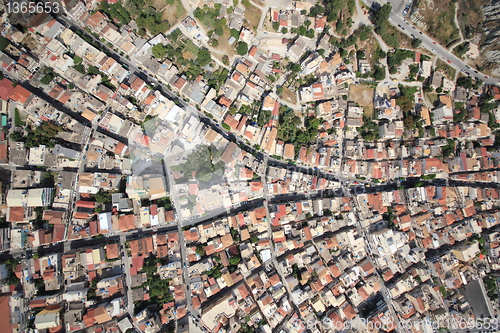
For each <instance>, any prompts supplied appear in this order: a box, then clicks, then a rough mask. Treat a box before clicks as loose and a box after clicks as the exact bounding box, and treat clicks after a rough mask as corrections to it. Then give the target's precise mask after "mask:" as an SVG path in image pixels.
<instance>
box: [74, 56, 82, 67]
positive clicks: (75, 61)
mask: <svg viewBox="0 0 500 333" xmlns="http://www.w3.org/2000/svg"><path fill="white" fill-rule="evenodd" d="M82 61H83V59H82V58H81V57H79V56H77V55H75V56H74V57H73V63H74V64H75V65H78V64H81V63H82Z"/></svg>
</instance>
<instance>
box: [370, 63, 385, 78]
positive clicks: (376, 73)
mask: <svg viewBox="0 0 500 333" xmlns="http://www.w3.org/2000/svg"><path fill="white" fill-rule="evenodd" d="M373 78H374V79H375V80H377V81H382V80H384V79H385V68H384V67H380V66H377V65H375V66H373Z"/></svg>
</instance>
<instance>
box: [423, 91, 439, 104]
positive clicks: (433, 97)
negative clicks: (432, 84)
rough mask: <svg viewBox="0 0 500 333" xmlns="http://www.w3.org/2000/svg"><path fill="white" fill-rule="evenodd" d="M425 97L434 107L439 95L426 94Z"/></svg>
mask: <svg viewBox="0 0 500 333" xmlns="http://www.w3.org/2000/svg"><path fill="white" fill-rule="evenodd" d="M425 96H427V99H428V100H429V103H431V104H432V105H436V104H437V103H438V102H439V101H438V100H439V95H438V94H436V93H426V94H425Z"/></svg>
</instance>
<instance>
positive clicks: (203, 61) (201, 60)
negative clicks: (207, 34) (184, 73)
mask: <svg viewBox="0 0 500 333" xmlns="http://www.w3.org/2000/svg"><path fill="white" fill-rule="evenodd" d="M196 61H197V62H198V65H200V66H201V67H203V66H206V65H208V64H209V63H210V62H211V61H212V56H211V55H210V51H209V50H207V49H205V48H203V49H201V50H199V51H198V58H197V59H196Z"/></svg>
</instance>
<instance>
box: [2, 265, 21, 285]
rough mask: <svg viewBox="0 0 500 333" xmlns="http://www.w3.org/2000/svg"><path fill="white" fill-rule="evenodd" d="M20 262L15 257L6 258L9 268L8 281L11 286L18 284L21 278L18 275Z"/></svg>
mask: <svg viewBox="0 0 500 333" xmlns="http://www.w3.org/2000/svg"><path fill="white" fill-rule="evenodd" d="M19 263H20V262H19V261H17V260H14V259H7V260H5V262H4V264H5V266H6V268H7V271H8V277H7V283H8V284H9V285H11V286H17V285H18V284H19V282H21V281H20V280H19V278H18V277H17V276H16V273H14V272H15V271H16V267H17V265H18V264H19Z"/></svg>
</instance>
